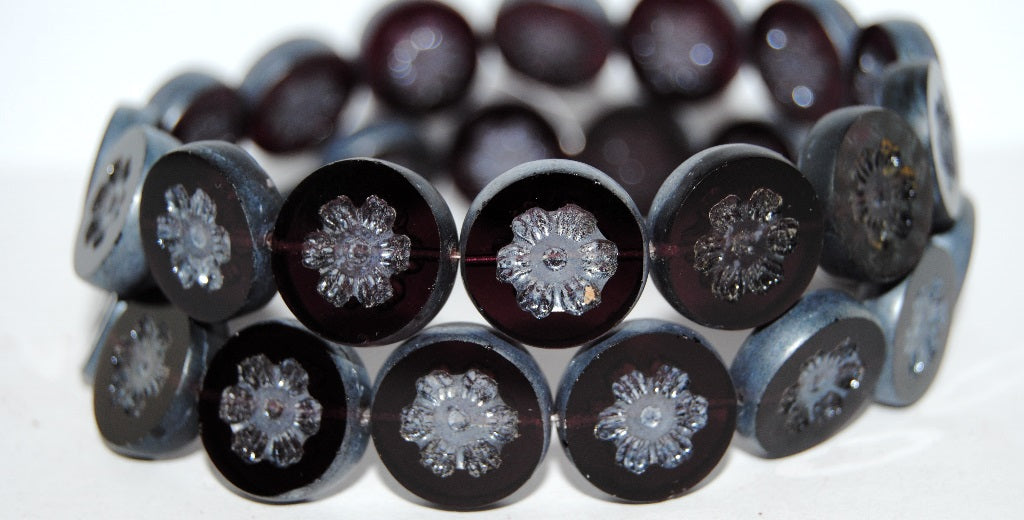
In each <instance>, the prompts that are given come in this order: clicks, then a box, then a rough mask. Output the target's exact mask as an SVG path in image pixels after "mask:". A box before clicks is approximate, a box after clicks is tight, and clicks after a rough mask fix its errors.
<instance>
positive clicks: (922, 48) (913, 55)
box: [852, 20, 938, 105]
mask: <svg viewBox="0 0 1024 520" xmlns="http://www.w3.org/2000/svg"><path fill="white" fill-rule="evenodd" d="M931 59H938V58H937V55H936V53H935V45H934V44H932V40H931V38H930V37H929V36H928V33H927V31H925V30H924V27H921V26H920V25H918V24H917V23H915V22H911V21H908V20H888V21H884V22H880V23H876V24H874V25H872V26H870V27H868V28H866V29H864V30H863V31H861V33H860V37H858V39H857V46H856V53H855V58H854V63H853V74H852V81H853V87H852V88H853V91H854V94H855V95H856V97H857V101H858V102H859V103H864V104H870V105H877V104H879V97H880V95H881V89H880V88H881V77H882V73H883V72H884V71H885V69H886V68H887V67H888V66H889V65H890V64H892V63H895V62H904V63H906V62H911V61H928V60H931Z"/></svg>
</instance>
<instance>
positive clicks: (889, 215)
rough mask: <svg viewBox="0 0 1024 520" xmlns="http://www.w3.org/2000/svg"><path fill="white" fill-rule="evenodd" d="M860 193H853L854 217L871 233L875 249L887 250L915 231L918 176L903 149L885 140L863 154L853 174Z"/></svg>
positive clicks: (851, 198) (856, 191)
mask: <svg viewBox="0 0 1024 520" xmlns="http://www.w3.org/2000/svg"><path fill="white" fill-rule="evenodd" d="M851 174H852V175H853V177H854V180H855V181H856V190H854V191H852V192H851V193H850V194H849V197H850V201H851V203H852V204H851V207H852V208H853V212H854V214H853V217H854V219H856V221H857V222H859V223H861V224H862V225H863V226H864V228H865V231H866V232H867V234H868V239H869V240H870V243H871V245H872V247H874V248H875V249H878V250H885V249H887V248H889V247H890V245H891V244H892V242H893V241H895V240H900V239H904V238H906V237H907V236H908V235H909V234H910V232H911V231H912V230H913V229H914V199H916V198H917V196H918V193H917V191H918V189H917V174H916V173H915V171H914V169H913V167H912V166H911V165H910V164H908V163H906V162H905V161H904V160H903V157H902V156H901V154H900V148H899V146H897V145H896V144H894V143H893V142H892V141H890V140H888V139H882V142H881V144H880V145H879V147H878V148H866V149H864V150H862V151H861V153H860V157H859V160H858V161H857V167H856V168H854V170H853V171H852V172H851Z"/></svg>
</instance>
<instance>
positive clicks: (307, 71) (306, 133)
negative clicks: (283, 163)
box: [238, 39, 353, 153]
mask: <svg viewBox="0 0 1024 520" xmlns="http://www.w3.org/2000/svg"><path fill="white" fill-rule="evenodd" d="M352 83H353V75H352V71H351V70H350V69H349V66H348V65H347V64H346V63H345V62H344V61H342V59H341V58H339V57H338V55H337V54H335V53H334V51H333V50H331V48H330V47H328V46H327V45H325V44H324V43H321V42H319V41H316V40H308V39H301V40H290V41H287V42H284V43H282V44H280V45H278V46H277V47H274V48H273V49H271V50H270V51H268V52H267V54H265V55H264V56H263V57H262V58H260V59H259V61H257V62H256V64H255V65H253V67H252V69H251V70H250V71H249V74H248V75H246V77H245V80H243V81H242V85H241V86H240V87H239V89H238V91H239V94H241V95H242V97H243V99H245V102H246V104H247V105H248V108H249V111H250V120H249V137H250V138H252V140H253V141H254V142H255V143H256V144H258V145H259V146H260V147H262V148H263V149H265V150H267V151H269V152H275V153H287V152H295V151H299V150H302V149H305V148H309V147H311V146H314V145H317V144H320V143H321V142H323V141H324V140H325V139H327V138H328V137H330V136H331V135H332V134H333V133H334V128H335V126H336V124H337V119H338V116H339V114H340V113H341V109H342V107H343V106H344V104H345V100H346V99H347V98H348V94H349V91H350V90H351V88H352Z"/></svg>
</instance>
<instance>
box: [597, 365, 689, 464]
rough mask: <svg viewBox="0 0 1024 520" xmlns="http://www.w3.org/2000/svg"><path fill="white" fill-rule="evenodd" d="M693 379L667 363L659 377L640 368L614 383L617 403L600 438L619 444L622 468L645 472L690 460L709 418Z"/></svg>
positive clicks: (606, 414)
mask: <svg viewBox="0 0 1024 520" xmlns="http://www.w3.org/2000/svg"><path fill="white" fill-rule="evenodd" d="M689 382H690V378H689V376H688V375H687V374H686V372H683V371H682V370H679V369H678V368H676V367H673V366H669V365H662V366H661V367H660V368H658V371H657V372H656V373H655V374H654V377H647V376H645V375H644V374H643V373H642V372H639V371H637V370H634V371H632V372H630V373H628V374H626V375H624V376H622V377H620V378H619V379H618V381H616V382H615V383H612V394H613V395H614V396H615V403H614V404H612V405H611V406H609V407H608V408H605V409H604V411H602V412H601V415H600V420H599V421H598V422H597V425H595V426H594V436H595V437H597V438H598V439H601V440H604V441H612V442H614V443H615V447H616V451H615V462H617V463H618V464H619V466H622V467H623V468H625V469H626V470H628V471H630V472H632V473H634V474H636V475H640V474H643V473H644V472H645V471H647V468H649V467H651V466H654V465H658V466H661V467H663V468H666V469H671V468H675V467H678V466H679V465H680V464H682V463H683V462H685V461H686V460H687V459H689V458H690V455H691V454H692V452H693V444H692V442H691V438H692V437H693V435H694V434H695V433H696V432H697V431H699V430H701V429H702V428H704V426H705V425H706V424H707V421H708V401H707V399H705V398H704V397H703V396H700V395H695V394H693V393H691V392H690V391H689V390H687V386H689Z"/></svg>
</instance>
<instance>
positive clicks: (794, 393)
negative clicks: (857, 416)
mask: <svg viewBox="0 0 1024 520" xmlns="http://www.w3.org/2000/svg"><path fill="white" fill-rule="evenodd" d="M863 377H864V363H862V362H861V360H860V356H859V355H858V354H857V345H856V344H854V343H853V341H852V340H851V339H850V338H846V339H845V340H843V341H842V342H841V343H839V344H838V345H836V346H835V347H833V348H831V349H829V350H820V351H818V352H816V353H815V354H814V355H813V356H811V357H809V358H808V359H806V360H805V361H804V362H803V364H801V365H800V375H799V376H798V377H797V381H796V382H795V383H793V384H792V385H790V386H789V387H787V388H786V390H785V391H783V393H782V401H781V402H780V403H779V413H780V414H783V415H785V416H786V429H787V430H789V431H790V432H792V433H800V432H802V431H804V430H806V429H807V428H809V427H811V426H819V425H821V424H825V423H827V422H829V421H831V420H832V419H835V418H836V417H839V416H840V415H841V414H842V413H843V399H845V398H846V396H847V395H848V394H849V393H850V392H852V391H855V390H857V389H858V388H860V382H861V379H862V378H863Z"/></svg>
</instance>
